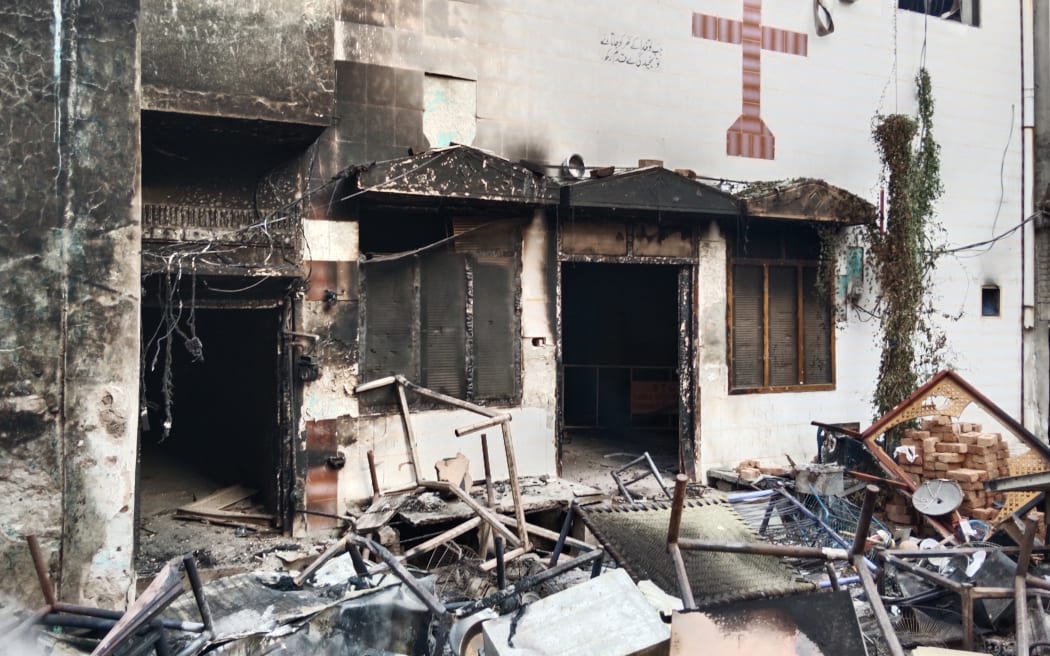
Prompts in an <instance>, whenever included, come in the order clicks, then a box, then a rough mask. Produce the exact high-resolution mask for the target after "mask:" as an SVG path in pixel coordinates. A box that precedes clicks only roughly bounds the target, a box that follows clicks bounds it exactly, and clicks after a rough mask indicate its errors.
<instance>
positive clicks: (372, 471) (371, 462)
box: [365, 449, 382, 501]
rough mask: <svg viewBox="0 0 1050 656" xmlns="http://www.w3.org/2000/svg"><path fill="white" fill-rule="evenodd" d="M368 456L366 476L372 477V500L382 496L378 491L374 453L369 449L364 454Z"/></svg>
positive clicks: (377, 475)
mask: <svg viewBox="0 0 1050 656" xmlns="http://www.w3.org/2000/svg"><path fill="white" fill-rule="evenodd" d="M365 455H366V456H367V457H368V476H369V477H370V478H371V479H372V501H375V500H376V499H378V498H379V497H381V496H382V492H380V491H379V474H378V473H377V472H376V454H375V452H373V451H372V449H369V450H368V452H367V453H366V454H365Z"/></svg>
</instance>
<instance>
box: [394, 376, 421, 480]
mask: <svg viewBox="0 0 1050 656" xmlns="http://www.w3.org/2000/svg"><path fill="white" fill-rule="evenodd" d="M397 378H398V383H399V384H398V386H397V403H398V405H399V406H400V407H401V421H402V422H403V423H404V425H405V439H406V440H407V441H408V452H409V453H410V454H411V456H412V475H413V476H415V478H416V483H418V482H420V481H421V480H423V477H422V475H421V474H420V473H419V454H418V453H417V452H416V433H415V431H414V430H413V429H412V412H411V410H409V408H408V399H406V398H405V385H404V384H402V383H401V378H400V377H397Z"/></svg>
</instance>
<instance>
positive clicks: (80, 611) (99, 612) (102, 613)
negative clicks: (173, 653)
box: [51, 601, 204, 633]
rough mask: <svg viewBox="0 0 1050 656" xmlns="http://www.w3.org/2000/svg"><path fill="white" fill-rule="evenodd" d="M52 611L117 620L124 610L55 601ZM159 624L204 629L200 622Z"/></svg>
mask: <svg viewBox="0 0 1050 656" xmlns="http://www.w3.org/2000/svg"><path fill="white" fill-rule="evenodd" d="M51 610H52V612H54V613H68V614H70V615H86V616H88V617H99V618H102V619H107V620H119V619H121V618H122V617H124V611H119V610H109V609H106V608H92V607H91V606H79V605H77V604H67V603H66V602H64V601H59V602H56V603H55V605H54V606H52V607H51ZM159 621H160V623H161V626H163V627H164V628H165V629H174V630H176V631H186V632H188V633H200V632H201V631H203V630H204V625H203V624H201V623H200V622H186V621H183V620H169V619H163V618H161V619H160V620H159Z"/></svg>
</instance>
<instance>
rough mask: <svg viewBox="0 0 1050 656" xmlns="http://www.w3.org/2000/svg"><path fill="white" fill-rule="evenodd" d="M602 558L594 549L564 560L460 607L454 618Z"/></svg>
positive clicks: (599, 552)
mask: <svg viewBox="0 0 1050 656" xmlns="http://www.w3.org/2000/svg"><path fill="white" fill-rule="evenodd" d="M604 556H605V552H604V551H602V550H601V549H595V550H594V551H588V552H587V553H585V554H583V555H582V556H578V557H576V558H573V559H572V560H566V561H564V562H561V563H559V564H558V565H556V566H554V567H551V568H550V569H548V570H546V571H544V572H539V573H537V574H533V575H531V576H526V577H525V578H523V579H521V580H519V581H518V582H517V583H515V584H513V585H511V586H509V587H507V588H506V589H504V590H500V591H498V592H495V593H493V594H491V595H489V596H487V597H485V598H483V599H478V600H477V601H472V602H470V603H468V604H467V605H465V606H462V607H460V608H459V609H458V610H457V611H456V616H457V617H466V616H467V615H472V614H474V613H476V612H478V611H480V610H482V609H484V608H490V607H493V606H496V605H498V604H501V603H503V602H504V601H506V600H507V599H510V598H511V597H513V596H514V595H516V594H519V593H521V592H524V591H526V590H529V589H531V588H534V587H536V586H538V585H542V584H543V583H546V582H547V581H549V580H551V579H553V578H556V577H558V576H561V575H562V574H564V573H565V572H568V571H570V570H573V569H576V568H577V567H583V566H584V565H588V564H590V563H592V562H594V561H595V560H597V559H601V558H602V557H604Z"/></svg>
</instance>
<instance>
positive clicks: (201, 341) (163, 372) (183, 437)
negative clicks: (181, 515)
mask: <svg viewBox="0 0 1050 656" xmlns="http://www.w3.org/2000/svg"><path fill="white" fill-rule="evenodd" d="M158 278H161V276H151V277H149V278H147V279H146V280H145V283H144V284H145V288H144V302H143V308H142V343H143V345H144V347H143V354H142V358H143V361H142V388H141V391H140V396H141V406H142V411H143V421H142V422H141V431H140V445H139V454H140V464H139V504H140V505H139V526H140V528H142V527H146V528H147V531H150V532H152V533H154V534H155V533H156V531H157V530H163V529H164V526H161V527H160V529H158V527H157V526H153V525H151V524H150V522H151V521H154V520H157V518H164V520H165V521H166V520H167V519H169V518H171V517H173V516H174V514H175V511H176V509H177V508H179V507H183V506H186V505H187V504H190V503H193V502H195V501H200V500H201V499H202V498H205V497H208V496H209V495H212V494H214V493H215V492H217V491H219V490H223V489H226V488H230V487H233V486H237V487H238V488H241V489H244V490H253V491H254V493H253V494H251V496H245V497H244V498H243V501H242V502H240V503H238V505H237V506H236V508H237V510H238V511H240V512H245V513H248V514H251V515H252V525H253V526H258V530H264V529H266V528H268V527H274V528H283V522H282V521H281V518H282V517H283V515H284V514H285V508H284V507H283V506H284V504H283V503H282V500H283V499H284V498H285V497H286V490H284V489H283V488H282V486H286V485H287V481H288V480H289V479H290V471H289V467H288V465H287V463H288V462H289V454H287V453H286V451H287V447H286V445H285V443H286V442H287V439H286V436H287V435H286V434H287V426H288V423H289V419H288V417H289V409H288V402H287V396H288V393H289V389H290V380H289V378H288V371H289V365H288V363H287V354H286V350H287V349H286V348H285V346H286V345H285V344H284V343H283V341H282V339H281V336H282V334H283V331H282V327H283V326H284V325H285V323H286V321H287V320H288V319H287V316H286V311H287V310H286V307H287V302H286V301H285V300H284V299H283V298H281V297H279V296H278V297H276V298H258V297H257V298H252V299H244V298H240V299H236V300H225V299H215V298H214V296H215V295H218V293H219V292H223V291H228V288H240V287H243V286H244V281H243V279H241V280H240V281H238V280H237V279H234V280H232V281H223V280H221V279H217V280H212V281H210V282H209V281H208V280H203V281H201V280H198V281H197V283H198V290H197V296H196V297H192V296H190V295H189V294H188V293H187V292H186V290H185V289H183V290H181V293H179V294H178V295H177V296H175V301H173V302H170V301H169V302H164V300H163V299H164V296H163V295H162V294H158V293H157V292H156V290H154V289H153V288H154V287H163V286H164V281H163V280H158ZM262 282H263V283H264V284H261V285H259V283H256V285H257V286H256V287H255V288H254V289H257V290H265V291H264V293H265V292H269V293H271V294H279V293H280V288H281V281H280V280H279V279H266V280H264V281H262ZM202 291H206V292H207V291H210V292H213V297H212V298H207V297H205V298H201V297H200V294H201V292H202ZM216 510H218V508H216ZM269 518H272V519H269ZM225 519H226V520H227V521H224V518H223V517H221V516H219V517H216V518H215V519H214V523H217V524H223V523H227V524H232V525H239V524H241V523H243V522H240V521H239V520H237V519H235V518H225ZM243 528H246V529H249V528H252V527H251V526H244V527H243ZM252 530H255V529H252ZM142 539H143V537H142V536H140V544H141V543H142ZM143 546H145V545H143ZM145 551H147V552H148V551H149V550H148V549H145Z"/></svg>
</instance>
